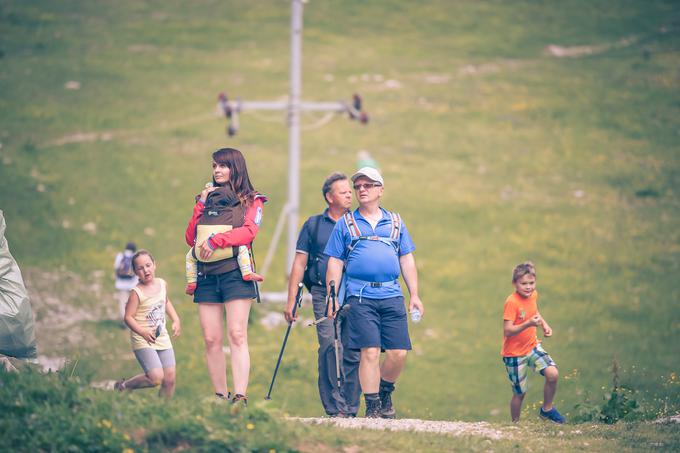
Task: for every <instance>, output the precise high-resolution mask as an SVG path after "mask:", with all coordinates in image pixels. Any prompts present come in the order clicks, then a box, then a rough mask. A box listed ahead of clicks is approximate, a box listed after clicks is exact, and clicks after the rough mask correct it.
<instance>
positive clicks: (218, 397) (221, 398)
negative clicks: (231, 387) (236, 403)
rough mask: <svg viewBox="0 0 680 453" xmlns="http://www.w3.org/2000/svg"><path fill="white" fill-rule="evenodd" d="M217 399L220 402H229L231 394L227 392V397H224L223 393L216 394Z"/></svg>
mask: <svg viewBox="0 0 680 453" xmlns="http://www.w3.org/2000/svg"><path fill="white" fill-rule="evenodd" d="M215 398H217V400H218V401H221V400H225V401H229V400H231V392H227V396H224V395H223V394H221V393H217V392H215Z"/></svg>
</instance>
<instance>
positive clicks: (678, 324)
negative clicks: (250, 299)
mask: <svg viewBox="0 0 680 453" xmlns="http://www.w3.org/2000/svg"><path fill="white" fill-rule="evenodd" d="M678 21H680V8H678V6H677V5H676V4H675V2H671V1H649V2H635V1H617V2H615V4H614V3H612V2H611V1H603V0H601V1H588V2H586V1H567V2H540V3H537V2H531V1H518V2H500V1H459V2H455V3H451V2H445V1H427V2H410V3H403V2H396V1H388V0H382V1H372V2H359V1H346V2H342V3H341V4H339V3H337V2H318V1H317V2H310V3H308V4H306V5H305V25H304V45H303V56H304V64H303V70H304V73H303V74H304V76H303V82H304V90H303V93H304V98H305V99H309V100H335V99H348V98H349V97H350V95H351V94H352V93H354V92H359V93H361V94H362V95H363V97H364V102H365V107H366V109H367V111H368V112H369V114H370V115H371V122H370V123H369V125H368V126H366V127H361V126H359V125H357V124H356V123H354V122H350V121H347V120H346V119H345V118H338V119H336V120H334V121H332V122H331V123H329V124H328V125H326V126H324V127H321V128H317V129H312V130H308V131H305V132H304V133H303V137H302V154H303V160H302V163H301V170H302V179H301V190H302V194H301V216H302V218H301V220H304V217H305V216H307V215H311V214H313V213H316V212H318V211H319V210H320V209H322V207H323V204H322V200H321V197H320V194H319V192H320V191H319V186H320V184H321V182H322V180H323V178H324V176H325V175H327V174H328V173H330V172H331V171H333V170H336V169H337V170H342V171H344V172H347V173H350V172H352V170H354V168H355V156H356V152H357V151H358V150H360V149H367V150H369V151H370V152H371V154H372V155H373V157H375V158H376V159H377V160H378V162H380V164H381V166H382V169H383V172H384V176H385V179H386V195H385V201H384V206H385V207H387V208H389V209H393V210H396V211H399V212H400V213H401V214H402V217H403V218H404V221H405V223H406V225H407V226H408V228H409V231H410V232H411V235H412V236H413V238H414V241H415V243H416V245H417V251H416V259H417V262H418V267H419V270H420V282H421V293H422V294H421V296H422V299H423V301H424V302H425V304H426V309H427V313H426V315H425V318H424V319H423V321H422V322H421V323H420V324H419V325H417V326H413V328H412V330H411V334H412V338H413V343H414V347H415V350H414V353H412V354H411V355H410V357H409V359H408V364H407V367H406V370H405V372H404V374H403V376H402V378H401V379H400V381H399V390H398V391H397V393H396V394H395V401H396V403H397V404H398V409H399V410H400V413H402V414H404V415H406V416H409V417H423V418H434V419H446V420H466V421H477V420H486V421H492V422H503V421H506V420H507V419H508V414H507V403H508V400H509V397H510V390H509V386H508V385H507V383H506V378H505V375H504V370H503V367H502V363H501V361H500V355H499V350H500V342H501V320H500V317H501V311H502V303H503V301H504V299H505V297H506V296H507V295H508V294H509V293H510V291H511V290H512V288H511V286H510V284H509V275H510V271H511V269H512V267H513V266H514V265H515V264H516V263H518V262H520V261H524V260H526V259H531V260H533V261H534V262H535V263H536V265H537V267H538V273H539V275H538V287H539V292H540V294H541V298H540V301H539V305H540V306H541V312H542V313H543V315H544V316H545V317H546V318H547V319H548V321H549V322H550V324H551V326H552V327H553V329H554V331H555V336H554V337H553V338H552V339H549V340H546V342H545V347H546V349H547V350H548V351H549V352H550V353H551V355H552V356H553V357H554V358H555V360H556V361H557V363H558V365H559V366H560V371H561V375H562V379H561V381H560V387H559V391H558V394H557V399H558V405H559V407H560V408H561V409H562V410H563V411H565V412H569V413H570V414H573V413H574V411H573V408H574V406H575V405H576V404H579V403H583V402H584V401H591V402H599V401H600V400H601V398H602V397H603V395H604V394H605V391H606V389H608V388H609V387H610V383H611V372H610V369H611V364H612V361H613V360H614V359H616V360H617V361H618V363H619V364H620V366H621V368H622V371H621V379H622V383H623V384H625V385H627V386H628V387H631V388H633V389H635V390H636V391H637V393H636V399H637V400H638V402H640V404H641V406H642V407H643V409H644V411H645V414H646V417H653V416H656V415H657V414H659V413H660V414H666V413H677V411H678V408H680V391H679V390H678V384H677V381H676V380H674V379H673V378H672V376H675V375H676V374H677V373H678V371H679V370H678V361H677V345H678V344H680V338H679V335H678V332H680V312H679V311H678V310H677V304H678V302H679V301H680V285H678V283H677V275H678V271H679V268H680V240H679V239H680V238H679V233H678V228H677V226H678V224H679V222H680V215H679V214H678V213H679V212H680V210H679V209H678V207H679V202H678V201H679V199H678V196H679V190H680V176H679V175H680V159H679V158H678V155H679V154H678V153H679V151H680V146H679V145H680V137H679V136H678V130H680V127H679V126H680V124H679V122H678V118H680V95H679V94H678V93H680V89H679V88H680V80H679V79H678V77H677V71H678V69H677V68H678V67H679V63H680V53H679V51H680V34H679V33H678V25H677V24H678ZM288 27H289V5H288V3H287V2H281V1H278V2H273V1H269V2H264V1H262V2H245V1H230V2H211V1H207V0H206V1H196V2H191V4H188V3H186V2H177V1H166V2H146V3H138V2H125V1H121V2H115V3H110V2H98V1H97V2H80V1H62V2H58V3H54V2H43V1H30V2H18V1H4V2H2V3H0V36H2V37H3V39H2V40H0V56H1V58H0V65H1V67H2V69H0V93H1V95H0V143H2V148H0V159H1V160H2V163H1V164H0V209H2V210H3V211H4V215H5V218H6V221H7V224H8V228H7V237H8V240H9V243H10V246H11V249H12V252H13V254H14V256H15V257H16V258H17V260H18V261H19V263H20V265H21V267H22V268H23V269H30V270H36V271H37V272H56V271H57V269H59V268H61V267H63V268H64V269H67V270H69V271H74V272H76V273H77V274H78V275H80V276H81V277H82V279H83V281H85V282H87V281H88V280H89V279H91V278H92V277H91V275H92V272H93V271H97V270H103V271H105V273H106V274H105V275H106V277H105V278H104V279H103V280H101V279H100V280H101V284H103V285H104V287H105V288H106V287H108V286H107V285H110V286H111V287H112V282H111V281H110V280H109V273H110V271H111V269H110V268H111V263H112V261H113V257H114V254H115V252H116V251H117V250H118V249H119V248H120V247H122V245H123V244H124V243H125V242H126V241H128V240H130V239H134V240H135V241H137V242H138V244H139V245H140V246H143V247H145V248H148V249H150V250H151V251H152V252H153V253H154V254H155V255H156V257H157V259H158V263H159V275H161V276H163V277H164V278H166V279H167V280H168V282H169V286H170V291H171V296H172V298H173V300H174V301H175V303H176V305H177V307H178V310H179V312H180V315H181V316H182V317H183V321H184V329H185V333H184V335H183V337H182V338H180V339H179V340H178V341H176V342H175V347H176V350H177V357H178V363H179V386H178V392H177V399H178V400H179V401H185V402H189V401H194V400H197V399H200V398H202V397H203V396H205V395H208V394H210V391H211V389H210V383H209V380H208V377H207V373H206V372H205V364H204V359H203V356H202V353H201V352H200V351H201V350H202V339H201V337H200V329H199V326H198V322H197V319H196V315H195V308H194V307H193V304H191V303H190V301H189V299H188V298H187V297H186V296H184V295H183V294H182V287H183V276H182V273H183V256H184V254H185V253H186V244H184V241H183V231H184V228H185V226H186V221H187V219H188V217H189V214H190V209H191V205H192V199H193V196H194V195H195V194H196V193H197V192H198V190H199V189H200V188H201V187H202V185H203V184H204V182H205V181H206V179H207V178H209V174H210V173H209V155H210V153H211V152H212V151H213V150H214V149H215V148H217V147H220V146H225V145H228V146H234V147H237V148H239V149H242V150H243V151H244V152H245V153H246V157H247V159H248V163H249V171H250V173H251V177H252V179H253V181H254V183H255V185H256V187H257V188H258V189H259V190H260V191H261V192H263V193H265V194H267V195H268V196H269V199H270V202H269V204H268V205H267V208H266V212H265V222H264V224H263V227H262V230H261V233H260V235H259V237H258V241H257V246H256V248H257V252H258V256H259V258H260V261H261V260H262V259H263V258H264V253H265V251H266V248H267V245H268V243H269V240H270V238H271V236H272V234H273V231H274V225H275V223H276V217H277V216H278V214H279V212H280V210H281V207H282V205H283V203H284V202H285V199H286V196H287V186H286V183H287V175H286V169H287V166H286V165H287V135H286V129H285V125H284V116H283V115H282V114H274V113H259V114H257V115H256V114H252V113H244V114H243V115H242V117H241V131H240V133H239V135H238V136H236V137H235V138H233V139H227V138H226V136H225V135H224V126H225V124H224V121H223V120H222V119H220V118H218V117H216V116H214V113H213V112H214V107H215V102H216V96H217V93H219V92H220V91H226V92H227V93H228V94H229V95H230V96H231V97H237V96H238V97H241V98H243V99H249V100H250V99H258V100H265V99H275V98H281V97H283V96H285V95H286V94H287V77H288V73H287V71H288ZM626 37H636V38H637V39H638V40H637V41H636V42H634V43H632V44H630V45H628V46H623V47H620V48H615V49H610V50H608V51H605V52H602V53H598V54H594V55H590V56H584V57H581V58H564V59H556V58H552V57H550V56H548V55H547V54H546V53H545V51H544V49H545V47H546V46H547V45H548V44H556V45H561V46H582V45H600V44H608V43H609V44H613V43H616V42H617V41H618V40H620V39H621V38H626ZM327 74H332V75H333V80H332V81H330V82H329V81H326V80H325V76H326V75H327ZM364 75H367V77H362V76H364ZM375 75H380V76H382V81H380V77H375ZM434 76H436V78H434V79H433V77H434ZM388 79H394V80H397V81H398V82H399V83H400V84H401V85H400V88H398V89H391V88H387V87H386V86H385V83H384V81H385V80H388ZM433 80H434V81H435V82H438V83H434V82H433ZM69 81H78V82H80V84H81V85H80V89H79V90H67V89H65V88H64V84H65V83H67V82H69ZM315 120H316V117H314V116H311V115H310V116H305V117H304V119H303V123H304V124H312V123H313V122H314V121H315ZM75 134H97V135H96V136H97V137H99V138H100V139H98V140H94V141H83V142H80V143H77V142H71V143H64V142H65V141H68V140H64V137H71V138H73V136H74V135H75ZM101 137H104V139H101ZM60 143H64V144H60ZM39 185H41V186H40V188H41V189H42V188H44V191H38V190H37V188H38V187H39ZM88 222H93V223H95V224H96V233H94V234H92V233H88V232H85V231H83V229H82V226H83V225H84V224H86V223H88ZM145 230H146V231H147V233H145ZM283 248H284V247H283V244H281V245H280V247H279V253H278V254H277V256H276V258H275V260H274V263H273V266H272V269H271V271H270V274H269V275H268V276H267V281H266V283H265V285H264V286H263V289H264V290H281V289H282V288H283V286H284V284H285V268H284V262H285V258H284V253H283ZM82 286H83V287H82V288H81V289H80V291H75V295H74V294H72V293H73V292H72V291H71V292H69V291H66V290H64V289H62V288H60V287H58V286H57V287H55V289H54V293H55V295H56V297H61V298H62V299H65V300H64V302H65V303H68V304H71V305H74V306H76V307H83V309H84V310H86V309H87V307H88V306H89V305H91V304H99V305H101V304H109V303H114V302H113V300H108V299H106V298H104V299H103V300H92V295H91V294H90V292H89V291H88V289H87V287H86V284H85V283H83V284H82ZM269 309H274V310H279V309H280V307H268V306H263V307H257V309H256V310H257V313H256V316H254V317H257V316H259V315H260V314H262V313H263V312H265V311H266V310H269ZM303 316H307V317H311V310H310V309H309V307H305V308H304V309H303ZM73 328H77V329H82V330H83V331H86V332H89V334H88V336H87V338H88V339H87V340H84V341H82V344H80V345H79V346H78V347H77V348H75V349H71V348H70V347H69V348H68V349H65V348H64V347H62V346H60V345H59V343H56V344H54V343H52V342H50V341H49V340H48V339H45V340H44V341H43V342H42V343H41V344H39V347H40V348H41V350H42V351H45V352H49V353H50V354H52V355H65V356H68V357H79V358H80V359H81V360H82V361H83V362H87V363H91V364H92V367H93V369H95V370H96V371H95V373H94V374H95V378H97V379H105V378H116V377H119V376H120V375H126V374H128V373H134V372H137V370H138V365H137V364H136V362H135V361H134V358H133V357H132V356H131V354H130V353H129V351H128V342H127V337H126V333H124V332H122V331H120V330H119V329H118V328H117V327H116V326H115V325H113V324H110V323H88V324H84V325H77V326H76V327H73ZM67 330H68V329H67ZM39 338H40V334H39ZM282 338H283V328H280V329H277V330H273V331H268V330H266V329H264V328H262V327H261V326H260V325H259V324H258V323H257V322H254V323H253V325H252V327H251V330H250V344H251V355H252V363H253V367H252V368H253V369H252V375H251V387H250V389H249V393H250V394H251V397H252V398H259V397H260V395H264V394H265V393H266V389H267V386H268V384H269V379H270V377H271V372H272V371H273V367H274V364H275V361H276V356H277V354H278V349H279V347H280V344H281V343H280V342H281V340H282ZM68 344H70V343H68ZM102 348H104V349H105V352H102ZM315 363H316V347H315V334H314V332H313V331H312V330H311V329H308V328H297V329H295V330H294V331H293V333H292V337H291V340H290V342H289V346H288V350H287V351H286V356H285V357H284V364H283V368H282V370H281V374H280V376H279V382H278V383H277V387H276V388H275V392H274V400H273V401H272V403H271V406H274V407H275V408H277V409H280V410H282V411H284V412H287V413H290V414H293V415H297V416H312V415H320V414H321V406H320V404H319V402H318V397H317V394H316V389H315V378H314V376H315V373H316V371H315V370H316V365H315ZM674 373H675V374H674ZM540 388H541V382H540V379H539V378H538V377H537V376H531V378H530V391H529V396H528V397H527V400H526V406H527V407H526V414H525V415H524V417H525V418H526V419H528V420H529V422H528V423H531V424H533V422H534V421H535V420H536V419H537V417H536V414H535V410H534V409H536V410H537V407H536V404H537V403H538V402H539V401H540V399H541V391H540ZM531 426H533V425H531ZM527 429H530V430H531V429H534V428H531V427H530V428H527ZM536 429H538V428H536ZM574 429H577V428H574ZM612 429H613V430H614V431H612V433H615V434H612V435H611V436H612V437H616V441H617V442H619V443H620V444H619V445H620V446H622V448H623V449H624V450H625V449H626V448H628V449H635V448H638V447H636V444H635V442H634V441H633V440H632V439H635V438H637V436H640V437H644V436H647V435H648V434H646V433H647V430H649V429H651V428H648V427H647V426H646V425H640V426H636V427H634V428H631V429H630V431H628V430H627V428H612ZM664 429H665V428H664ZM659 433H660V431H659V432H657V431H655V434H654V436H658V437H661V438H663V437H664V434H659ZM365 435H366V436H368V437H367V438H366V439H369V438H370V439H375V437H371V436H378V434H375V433H369V434H365ZM361 436H364V434H363V433H362V434H361ZM404 436H406V435H404ZM607 436H609V434H608V435H607ZM433 437H434V436H433ZM626 439H628V440H626ZM327 441H328V440H327V439H326V440H320V442H327ZM626 442H628V443H626ZM477 447H479V446H478V445H476V444H475V445H472V446H471V447H470V448H471V449H474V448H477ZM505 447H506V446H505V444H504V448H505ZM479 448H480V449H481V448H482V447H479ZM639 448H641V449H644V448H643V447H639ZM507 449H508V450H509V449H512V446H511V445H509V444H508V445H507ZM603 449H604V447H603ZM565 450H567V448H566V447H565Z"/></svg>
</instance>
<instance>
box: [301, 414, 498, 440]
mask: <svg viewBox="0 0 680 453" xmlns="http://www.w3.org/2000/svg"><path fill="white" fill-rule="evenodd" d="M289 420H294V421H298V422H301V423H306V424H311V425H332V426H336V427H338V428H348V429H374V430H379V431H413V432H426V433H439V434H448V435H452V436H479V437H485V438H487V439H493V440H498V439H505V438H509V437H511V435H510V433H509V432H507V431H502V430H500V429H497V428H494V427H493V426H492V425H491V424H490V423H486V422H474V423H473V422H449V421H437V420H419V419H412V418H404V419H396V420H388V419H384V418H299V417H290V418H289Z"/></svg>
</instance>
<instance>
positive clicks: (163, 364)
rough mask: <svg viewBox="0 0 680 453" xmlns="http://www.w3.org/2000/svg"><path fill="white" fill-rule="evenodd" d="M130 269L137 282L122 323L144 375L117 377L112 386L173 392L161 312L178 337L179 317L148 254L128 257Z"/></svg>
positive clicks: (171, 365) (170, 359)
mask: <svg viewBox="0 0 680 453" xmlns="http://www.w3.org/2000/svg"><path fill="white" fill-rule="evenodd" d="M132 269H133V270H134V272H135V275H136V276H137V278H138V279H139V283H137V285H136V286H135V287H134V288H132V290H131V291H130V297H129V298H128V302H127V305H126V306H125V318H124V320H125V324H127V326H128V327H129V328H130V331H131V332H130V341H131V342H132V350H133V352H134V353H135V357H137V360H138V361H139V364H140V365H141V366H142V369H143V370H144V374H139V375H137V376H135V377H132V378H130V379H121V380H119V381H117V382H116V384H115V385H114V388H115V389H116V390H119V391H123V390H134V389H141V388H148V387H156V386H158V385H159V384H160V386H161V388H160V392H159V395H160V396H164V397H166V398H171V397H172V395H173V394H174V393H175V353H174V351H173V349H172V343H171V342H170V336H169V335H168V331H167V329H166V328H165V314H166V313H167V314H168V316H170V319H171V320H172V333H173V336H175V337H177V336H179V334H180V332H181V325H180V320H179V316H178V315H177V312H176V311H175V307H173V305H172V302H170V299H168V292H167V285H166V283H165V280H163V279H162V278H156V263H155V261H154V259H153V256H151V253H149V252H147V251H146V250H139V251H138V252H137V253H135V254H134V255H133V257H132Z"/></svg>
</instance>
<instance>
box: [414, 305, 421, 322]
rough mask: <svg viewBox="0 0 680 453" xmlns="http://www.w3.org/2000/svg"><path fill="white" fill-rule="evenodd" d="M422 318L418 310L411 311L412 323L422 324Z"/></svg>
mask: <svg viewBox="0 0 680 453" xmlns="http://www.w3.org/2000/svg"><path fill="white" fill-rule="evenodd" d="M421 318H422V315H421V314H420V310H418V309H417V308H414V309H413V310H411V321H413V322H420V319H421Z"/></svg>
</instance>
